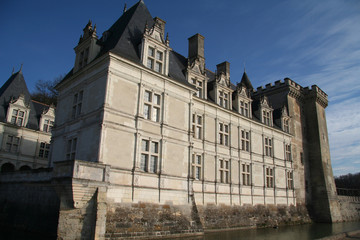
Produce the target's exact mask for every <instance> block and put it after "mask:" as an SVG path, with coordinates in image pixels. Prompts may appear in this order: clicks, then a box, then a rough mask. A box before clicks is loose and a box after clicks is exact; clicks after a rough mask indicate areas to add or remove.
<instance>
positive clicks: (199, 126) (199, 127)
mask: <svg viewBox="0 0 360 240" xmlns="http://www.w3.org/2000/svg"><path fill="white" fill-rule="evenodd" d="M199 118H200V122H199ZM203 119H204V118H203V115H200V114H196V113H193V114H192V134H193V137H194V138H196V139H203Z"/></svg>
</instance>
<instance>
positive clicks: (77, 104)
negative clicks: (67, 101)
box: [71, 90, 84, 119]
mask: <svg viewBox="0 0 360 240" xmlns="http://www.w3.org/2000/svg"><path fill="white" fill-rule="evenodd" d="M83 100H84V90H80V91H78V92H76V93H74V95H73V103H72V112H71V118H72V119H76V118H77V117H79V116H80V115H81V113H82V105H83Z"/></svg>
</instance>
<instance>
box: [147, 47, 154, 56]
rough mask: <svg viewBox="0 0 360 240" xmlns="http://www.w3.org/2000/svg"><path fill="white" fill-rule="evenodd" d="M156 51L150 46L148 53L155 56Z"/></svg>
mask: <svg viewBox="0 0 360 240" xmlns="http://www.w3.org/2000/svg"><path fill="white" fill-rule="evenodd" d="M154 51H155V49H154V48H152V47H149V52H148V55H149V56H151V57H153V56H154Z"/></svg>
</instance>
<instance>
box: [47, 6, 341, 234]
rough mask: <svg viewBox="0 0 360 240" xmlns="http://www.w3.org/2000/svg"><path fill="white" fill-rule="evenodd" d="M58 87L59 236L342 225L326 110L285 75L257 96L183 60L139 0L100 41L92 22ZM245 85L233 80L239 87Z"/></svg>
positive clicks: (319, 94) (199, 58)
mask: <svg viewBox="0 0 360 240" xmlns="http://www.w3.org/2000/svg"><path fill="white" fill-rule="evenodd" d="M83 31H84V33H83V35H82V36H81V38H80V40H79V44H78V45H77V46H76V47H75V53H76V58H75V63H74V68H73V69H72V70H71V71H70V72H69V73H68V74H67V76H66V77H65V78H64V79H63V80H62V81H61V82H60V83H59V84H58V85H57V89H58V90H59V97H58V106H57V109H56V116H57V118H56V126H55V129H54V131H53V138H52V153H51V161H50V166H51V167H53V176H52V184H53V186H54V187H55V189H56V192H57V193H58V196H59V199H60V211H59V223H58V230H57V233H58V239H79V238H87V239H104V238H107V239H120V238H123V237H129V236H131V237H133V236H138V237H146V236H154V235H159V236H162V235H168V234H184V233H191V234H197V233H201V232H203V231H204V230H208V229H217V228H237V227H244V226H246V227H254V226H258V227H263V226H275V225H276V226H277V225H281V224H293V223H304V222H309V221H310V218H309V215H308V213H307V209H306V208H305V206H307V207H308V209H309V210H310V211H309V214H310V216H311V217H312V218H313V219H314V220H315V221H326V222H334V221H340V220H341V219H342V218H341V214H340V206H339V203H338V201H337V195H336V192H335V185H334V181H333V176H332V169H331V164H330V154H329V145H328V140H327V138H328V135H327V128H326V117H325V107H326V106H327V95H326V94H325V93H324V92H323V91H322V90H321V89H320V88H319V87H317V86H312V87H311V88H303V87H302V86H300V85H299V84H297V83H295V82H294V81H292V80H291V79H289V78H286V79H284V81H277V82H275V85H272V84H268V85H266V87H265V88H263V87H259V88H257V89H254V88H253V86H252V84H251V81H250V79H249V78H248V76H247V73H246V72H244V74H243V77H242V79H238V81H237V82H238V83H236V84H234V82H231V81H230V63H228V62H223V63H220V64H218V65H217V66H216V71H214V72H213V71H210V70H209V69H207V68H205V54H204V39H205V38H204V37H203V36H202V35H200V34H196V35H194V36H192V37H190V38H189V54H188V57H184V56H181V55H180V54H178V53H176V52H175V51H174V50H173V49H172V48H171V45H170V41H169V37H168V36H165V21H164V20H162V19H160V18H158V17H156V18H153V17H152V16H151V15H150V13H149V11H148V10H147V8H146V6H145V4H144V2H143V1H139V2H138V3H137V4H135V5H134V6H133V7H131V8H130V9H128V10H127V11H124V13H123V15H122V16H121V17H120V18H119V20H117V21H116V22H115V23H114V24H113V26H111V27H110V28H109V30H107V31H105V32H104V33H103V36H102V37H101V38H100V39H98V37H97V34H96V27H95V26H94V27H93V25H92V23H91V22H89V23H88V24H87V25H86V26H85V28H84V29H83ZM235 80H236V79H235Z"/></svg>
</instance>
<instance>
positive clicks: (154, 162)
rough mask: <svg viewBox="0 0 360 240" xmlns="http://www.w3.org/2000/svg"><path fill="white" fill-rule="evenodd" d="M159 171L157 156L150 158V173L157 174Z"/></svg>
mask: <svg viewBox="0 0 360 240" xmlns="http://www.w3.org/2000/svg"><path fill="white" fill-rule="evenodd" d="M156 169H157V156H151V158H150V172H153V173H156Z"/></svg>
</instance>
